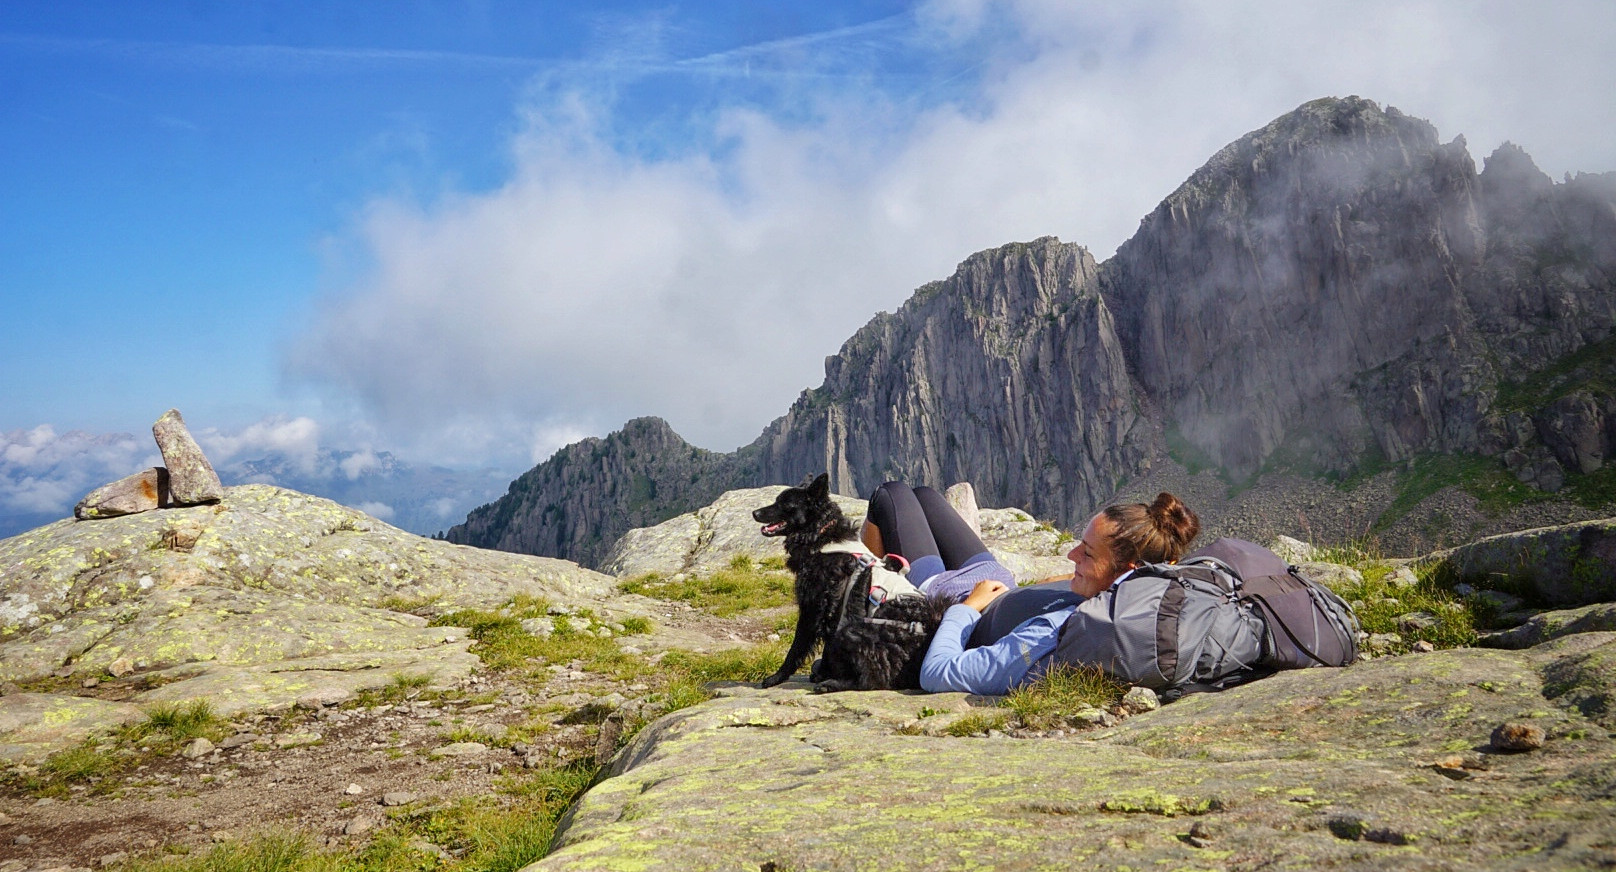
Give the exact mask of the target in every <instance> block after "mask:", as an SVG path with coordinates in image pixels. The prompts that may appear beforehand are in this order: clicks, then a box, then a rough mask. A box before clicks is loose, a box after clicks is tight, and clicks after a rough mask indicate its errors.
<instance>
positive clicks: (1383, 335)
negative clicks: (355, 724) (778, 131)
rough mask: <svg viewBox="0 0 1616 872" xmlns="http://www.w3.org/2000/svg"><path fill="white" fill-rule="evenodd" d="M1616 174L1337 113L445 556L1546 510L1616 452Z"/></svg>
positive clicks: (545, 475) (1225, 161) (553, 483)
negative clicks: (775, 508) (1383, 481)
mask: <svg viewBox="0 0 1616 872" xmlns="http://www.w3.org/2000/svg"><path fill="white" fill-rule="evenodd" d="M1613 324H1616V173H1606V174H1596V175H1590V174H1579V175H1577V176H1575V177H1568V178H1567V179H1566V180H1565V181H1564V182H1562V183H1555V182H1553V181H1552V180H1551V179H1549V178H1548V177H1547V176H1546V175H1544V174H1543V173H1542V172H1541V171H1540V170H1538V169H1537V167H1536V166H1535V165H1534V164H1533V163H1532V160H1531V158H1530V157H1529V156H1528V155H1527V154H1526V153H1525V152H1524V151H1522V150H1521V149H1519V148H1518V147H1516V146H1513V145H1510V144H1505V145H1504V146H1501V147H1500V148H1499V149H1498V150H1496V151H1495V152H1494V153H1493V154H1492V155H1491V156H1490V157H1488V158H1487V159H1486V160H1485V162H1484V167H1483V169H1482V170H1481V171H1480V172H1478V171H1477V169H1476V166H1475V164H1474V161H1473V160H1472V159H1471V157H1470V155H1469V153H1468V151H1467V150H1466V147H1465V143H1464V140H1463V138H1462V137H1459V138H1456V139H1454V140H1453V141H1451V142H1448V143H1443V142H1441V141H1440V139H1439V138H1438V136H1437V132H1436V130H1435V128H1434V127H1432V126H1431V125H1430V124H1429V123H1428V122H1425V121H1423V120H1420V119H1417V118H1412V117H1410V116H1407V115H1405V114H1403V113H1402V112H1399V111H1398V110H1396V109H1394V108H1390V107H1388V108H1385V109H1382V108H1381V107H1379V106H1378V105H1376V104H1375V103H1374V102H1372V101H1369V100H1364V99H1360V98H1357V97H1349V98H1346V99H1334V98H1330V99H1322V100H1316V101H1313V102H1310V103H1307V104H1305V105H1303V106H1301V107H1299V108H1298V109H1296V110H1295V111H1293V112H1291V113H1288V114H1286V115H1284V116H1282V117H1280V118H1278V119H1276V120H1275V121H1274V122H1272V123H1270V124H1269V125H1267V126H1266V127H1264V128H1262V129H1261V130H1258V131H1254V132H1252V133H1250V134H1247V135H1246V136H1244V137H1241V138H1240V139H1239V140H1237V141H1236V142H1234V143H1231V144H1230V145H1229V146H1227V147H1225V148H1224V149H1222V150H1221V151H1219V152H1218V153H1217V154H1216V155H1214V156H1213V158H1212V159H1211V160H1210V161H1208V162H1207V164H1206V165H1205V166H1203V167H1202V168H1201V169H1199V170H1197V171H1196V172H1195V173H1194V174H1193V175H1192V176H1191V177H1190V178H1189V179H1188V180H1187V181H1186V182H1185V183H1184V184H1183V185H1181V186H1180V187H1179V188H1178V190H1176V191H1174V192H1173V193H1172V194H1170V195H1169V196H1168V197H1167V198H1166V199H1165V200H1164V201H1163V202H1162V203H1161V205H1159V206H1158V207H1157V208H1156V209H1155V210H1154V211H1153V212H1152V213H1151V214H1150V215H1148V216H1146V217H1145V218H1144V220H1143V221H1142V222H1141V223H1140V229H1139V231H1138V232H1137V233H1136V234H1135V235H1134V236H1133V237H1132V238H1131V239H1129V240H1128V241H1127V242H1125V243H1124V244H1123V245H1122V246H1121V247H1120V248H1119V249H1118V251H1117V253H1116V255H1115V256H1114V257H1112V258H1111V259H1109V260H1107V261H1106V262H1104V263H1101V264H1096V263H1095V261H1094V258H1093V257H1092V256H1091V255H1090V254H1089V252H1088V251H1087V250H1086V249H1084V248H1083V247H1081V246H1079V245H1074V244H1070V243H1062V242H1060V241H1059V240H1057V239H1054V238H1052V237H1046V238H1043V239H1039V240H1036V241H1033V242H1031V243H1015V244H1011V245H1006V246H1002V247H1000V248H996V249H991V250H988V251H984V252H979V253H977V254H975V255H972V256H971V257H969V258H967V259H966V260H965V262H964V263H962V264H961V265H960V267H959V268H958V269H957V270H956V271H955V273H954V275H952V276H951V277H949V278H948V279H946V280H944V281H940V282H933V283H930V284H928V285H925V286H923V287H921V288H920V289H918V290H917V291H916V292H915V294H914V295H913V297H911V298H910V300H909V301H908V302H906V303H905V304H904V305H903V306H902V307H900V308H899V309H898V311H896V312H893V313H890V314H888V313H882V314H879V315H877V316H876V317H875V318H873V319H872V320H871V321H870V322H869V323H868V324H867V325H865V326H864V327H863V328H862V329H860V330H859V331H858V332H857V333H855V334H854V335H853V337H852V338H850V339H849V340H848V341H847V342H846V343H845V344H844V345H843V346H842V349H841V351H840V352H839V353H838V354H837V355H835V356H833V357H830V358H827V360H826V365H825V373H826V374H825V381H824V383H823V384H822V385H821V386H820V387H818V388H815V389H811V390H808V391H805V392H804V393H803V394H802V396H801V397H800V398H799V399H798V400H797V401H796V403H794V404H793V405H792V407H791V408H790V410H788V411H787V412H786V414H785V415H783V416H782V417H780V418H779V419H777V420H776V421H774V422H773V423H772V424H770V425H769V426H768V427H767V428H766V429H765V430H764V432H763V433H762V435H760V436H759V437H758V439H757V440H756V441H754V442H753V443H752V444H750V445H748V446H745V447H743V448H741V449H740V450H738V451H736V452H733V453H731V454H715V453H712V452H704V451H701V450H700V449H695V448H692V447H691V446H689V445H688V444H687V443H685V442H684V441H683V440H682V439H680V438H679V437H678V436H677V435H676V434H674V433H673V431H672V430H671V429H670V428H669V427H668V426H667V425H666V424H665V423H664V422H661V421H659V420H655V419H639V420H636V421H633V422H630V424H629V425H628V426H626V427H625V428H624V430H623V431H621V432H619V433H614V434H612V435H611V436H609V437H607V438H606V439H604V440H599V439H590V440H585V441H583V442H581V443H578V444H576V445H573V446H569V447H568V448H566V449H563V450H562V451H560V452H558V453H557V454H556V455H555V456H554V457H552V458H551V459H550V460H548V461H546V462H545V463H543V464H540V465H539V466H538V467H536V468H535V469H534V470H532V471H530V472H528V473H527V474H525V475H523V476H522V477H521V478H519V479H518V480H517V481H515V482H513V483H512V485H511V488H510V490H509V492H508V493H507V495H506V496H505V497H502V498H501V499H500V500H498V501H496V502H494V503H492V504H490V505H487V506H483V507H482V508H479V509H477V510H476V511H474V512H472V513H471V515H470V516H469V517H468V518H467V521H466V523H465V524H463V525H460V526H457V527H455V528H454V529H452V530H451V531H450V532H449V538H450V540H451V541H455V542H460V543H464V544H472V545H481V546H484V547H494V548H501V549H505V550H513V551H525V552H528V553H535V554H545V555H554V556H563V557H568V558H571V559H574V560H578V561H581V562H584V563H586V564H593V563H596V562H598V561H599V560H600V559H601V557H602V556H603V555H604V553H605V551H606V549H608V548H609V547H610V545H611V544H612V542H613V541H614V540H615V539H616V537H617V536H618V535H619V534H621V533H622V532H624V531H626V530H627V529H629V528H631V527H634V526H643V525H645V524H646V523H648V522H652V521H656V520H661V519H662V518H666V517H670V516H672V515H674V514H677V513H678V512H681V511H685V510H688V509H690V508H692V507H694V506H697V505H703V504H705V503H706V502H708V501H710V500H711V499H713V498H714V497H716V496H717V495H718V494H719V493H722V492H723V491H725V490H727V489H730V488H733V487H740V486H751V485H762V484H770V483H794V482H795V481H797V480H799V479H800V478H802V477H803V476H804V475H808V474H813V473H818V472H825V471H828V472H829V473H830V475H831V480H832V484H833V487H834V488H835V489H836V490H837V491H838V492H840V493H844V494H853V495H863V494H867V493H868V492H869V491H870V490H871V489H872V488H873V487H874V486H875V485H877V484H879V483H880V482H881V481H884V480H887V479H889V478H903V479H907V480H911V481H916V482H924V483H929V484H933V485H941V484H946V483H949V482H952V481H957V480H969V481H971V482H973V483H974V484H975V486H976V489H977V493H978V495H979V498H980V499H981V501H982V503H983V504H984V505H1019V506H1025V507H1026V508H1028V509H1030V510H1032V511H1034V512H1036V513H1037V514H1038V515H1040V516H1041V517H1045V518H1049V519H1052V520H1056V521H1059V522H1062V523H1065V524H1068V525H1072V524H1077V523H1079V522H1080V521H1081V520H1082V519H1083V518H1084V517H1086V516H1087V515H1088V514H1090V513H1092V512H1093V511H1095V510H1096V509H1097V508H1098V507H1100V506H1102V505H1104V504H1105V503H1106V502H1107V501H1108V500H1109V499H1110V498H1112V497H1113V496H1114V495H1115V494H1117V492H1118V491H1119V490H1122V489H1125V488H1128V487H1130V486H1132V487H1143V486H1147V485H1154V484H1155V482H1156V478H1155V476H1158V475H1159V474H1162V473H1164V472H1166V471H1170V470H1175V469H1176V470H1179V471H1180V472H1182V469H1183V467H1184V466H1193V467H1208V468H1211V469H1214V470H1216V471H1217V472H1218V473H1219V474H1220V475H1222V476H1223V477H1224V478H1225V479H1226V480H1227V481H1230V482H1242V481H1245V482H1249V481H1252V480H1254V479H1255V478H1256V477H1258V476H1260V475H1262V474H1265V473H1268V472H1272V471H1274V470H1276V469H1282V470H1285V471H1289V472H1293V473H1301V474H1304V475H1306V476H1311V477H1322V476H1328V477H1332V478H1336V479H1339V478H1342V477H1345V476H1351V475H1353V474H1354V473H1367V472H1372V471H1374V470H1376V469H1384V468H1394V467H1395V465H1396V464H1399V463H1401V464H1404V465H1405V466H1406V465H1407V464H1408V463H1409V462H1412V461H1414V460H1416V459H1417V458H1420V457H1424V456H1430V455H1433V454H1438V455H1464V456H1471V455H1475V456H1483V457H1486V458H1493V460H1491V461H1489V462H1490V463H1492V465H1494V466H1497V467H1498V468H1499V469H1500V470H1503V469H1506V468H1507V469H1508V470H1509V472H1511V473H1513V474H1514V476H1515V479H1518V480H1519V481H1520V482H1524V483H1527V484H1530V485H1532V486H1533V487H1536V488H1538V489H1540V490H1542V491H1547V492H1553V491H1558V490H1559V489H1560V488H1561V487H1562V486H1564V485H1565V483H1566V482H1567V481H1568V477H1571V478H1575V477H1576V476H1589V475H1592V474H1595V473H1597V472H1598V471H1600V470H1601V469H1603V468H1604V458H1605V457H1606V456H1607V455H1608V454H1609V453H1610V452H1611V451H1612V450H1616V390H1613V388H1612V386H1613V385H1616V347H1613V345H1616V340H1612V338H1611V327H1612V325H1613Z"/></svg>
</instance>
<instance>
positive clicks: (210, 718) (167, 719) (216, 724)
mask: <svg viewBox="0 0 1616 872" xmlns="http://www.w3.org/2000/svg"><path fill="white" fill-rule="evenodd" d="M125 729H126V734H125V736H126V738H128V739H130V740H133V741H140V740H142V739H156V740H158V742H159V743H160V744H166V745H180V744H184V743H186V742H189V741H191V740H192V739H218V738H221V737H222V736H223V733H224V730H225V720H224V718H221V717H219V716H218V715H217V714H214V711H213V704H212V703H210V702H208V701H207V700H205V699H197V700H192V701H191V702H189V703H186V704H184V705H181V704H180V703H158V704H156V705H154V706H152V707H151V708H149V709H147V710H146V720H145V721H143V722H141V723H138V724H135V725H134V726H132V727H127V728H125Z"/></svg>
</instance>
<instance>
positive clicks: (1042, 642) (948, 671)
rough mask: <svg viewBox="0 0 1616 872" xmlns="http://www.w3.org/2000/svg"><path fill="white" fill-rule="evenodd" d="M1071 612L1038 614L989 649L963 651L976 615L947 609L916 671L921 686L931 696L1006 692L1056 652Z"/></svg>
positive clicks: (965, 609)
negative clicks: (945, 693) (960, 692)
mask: <svg viewBox="0 0 1616 872" xmlns="http://www.w3.org/2000/svg"><path fill="white" fill-rule="evenodd" d="M1071 613H1072V610H1071V609H1069V608H1068V609H1060V610H1058V611H1054V612H1049V613H1047V614H1042V615H1039V616H1037V617H1035V618H1031V619H1029V620H1027V621H1026V622H1025V623H1023V624H1021V625H1020V626H1018V627H1016V629H1015V630H1014V631H1012V632H1011V633H1010V634H1009V635H1008V636H1005V637H1004V638H1003V639H1000V640H999V641H997V642H995V643H993V644H992V645H983V646H982V647H980V648H970V649H967V648H966V647H965V642H966V640H967V639H969V638H970V637H971V630H972V629H973V628H974V627H975V626H976V622H977V620H979V619H980V618H981V615H980V614H978V613H977V612H976V610H975V609H972V608H970V607H968V606H966V605H964V604H963V603H962V604H960V605H956V606H951V607H950V608H949V610H948V611H947V612H946V613H944V615H943V622H942V625H941V626H939V627H938V628H937V635H936V636H935V637H934V638H933V639H932V643H931V647H930V648H929V649H927V651H926V659H925V661H924V662H923V663H922V664H921V666H920V686H921V688H922V689H924V690H926V691H928V692H930V693H941V692H944V691H964V692H966V693H980V694H984V695H994V696H996V695H1000V694H1004V693H1007V692H1009V690H1010V688H1012V687H1015V686H1016V684H1017V683H1018V682H1020V681H1021V679H1022V678H1023V677H1024V676H1025V675H1026V674H1027V670H1029V669H1031V668H1032V665H1033V664H1034V663H1036V662H1038V660H1040V659H1041V658H1043V657H1044V655H1046V654H1048V653H1049V652H1050V651H1053V650H1054V649H1055V642H1056V641H1057V640H1058V637H1059V635H1060V627H1061V624H1063V623H1065V622H1066V618H1067V616H1068V615H1070V614H1071Z"/></svg>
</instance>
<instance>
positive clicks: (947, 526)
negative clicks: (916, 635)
mask: <svg viewBox="0 0 1616 872" xmlns="http://www.w3.org/2000/svg"><path fill="white" fill-rule="evenodd" d="M865 517H866V519H867V520H868V521H869V522H870V523H871V524H874V525H875V527H876V529H877V530H880V531H881V545H882V547H883V548H885V549H886V552H887V553H888V554H897V555H900V556H902V557H903V558H904V559H905V560H907V561H909V566H910V572H909V577H910V580H911V581H913V582H914V583H915V584H920V583H922V582H924V581H925V580H926V579H928V578H930V577H932V576H933V575H936V574H937V573H939V572H942V571H944V570H946V569H959V568H960V567H962V566H968V565H970V564H972V563H977V562H980V561H981V560H982V559H986V558H991V556H992V555H991V554H989V552H988V546H986V545H984V544H982V539H981V537H979V536H977V535H976V533H975V532H974V531H973V530H971V527H970V525H969V524H967V523H965V519H964V518H961V517H960V515H959V512H956V511H954V507H953V506H951V505H949V504H948V500H945V499H943V495H942V494H940V493H938V492H937V491H934V490H932V489H931V488H929V487H925V486H921V487H917V488H910V487H909V486H908V485H906V484H904V483H903V482H901V481H889V482H887V483H886V484H883V485H881V486H880V487H878V488H876V489H875V493H873V494H871V495H870V509H869V514H868V515H866V516H865Z"/></svg>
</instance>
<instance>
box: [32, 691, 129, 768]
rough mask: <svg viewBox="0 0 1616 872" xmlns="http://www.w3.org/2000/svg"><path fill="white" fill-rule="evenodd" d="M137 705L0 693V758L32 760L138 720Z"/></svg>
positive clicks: (80, 698)
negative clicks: (0, 694) (3, 694)
mask: <svg viewBox="0 0 1616 872" xmlns="http://www.w3.org/2000/svg"><path fill="white" fill-rule="evenodd" d="M143 715H144V713H143V712H142V711H141V709H140V707H139V706H136V705H131V704H129V703H123V702H107V701H105V700H99V699H91V698H87V697H76V696H64V695H60V694H54V693H9V694H6V695H5V696H0V760H6V761H10V762H14V763H34V762H38V761H40V760H43V759H44V758H45V757H47V756H49V755H50V754H52V753H54V752H56V751H59V750H61V749H63V748H67V747H71V746H72V745H76V744H78V743H79V742H80V741H82V740H83V739H84V738H85V737H87V736H91V735H94V734H96V733H104V732H107V731H109V730H112V729H114V728H116V727H119V726H122V725H123V724H127V723H131V722H133V721H138V720H140V719H141V717H143Z"/></svg>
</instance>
